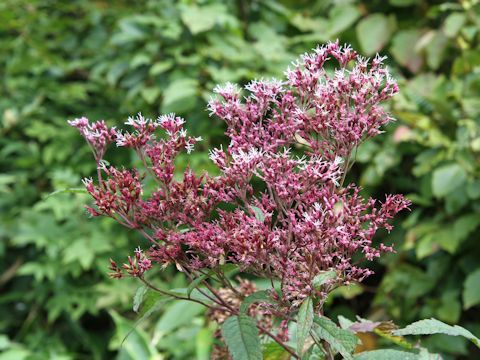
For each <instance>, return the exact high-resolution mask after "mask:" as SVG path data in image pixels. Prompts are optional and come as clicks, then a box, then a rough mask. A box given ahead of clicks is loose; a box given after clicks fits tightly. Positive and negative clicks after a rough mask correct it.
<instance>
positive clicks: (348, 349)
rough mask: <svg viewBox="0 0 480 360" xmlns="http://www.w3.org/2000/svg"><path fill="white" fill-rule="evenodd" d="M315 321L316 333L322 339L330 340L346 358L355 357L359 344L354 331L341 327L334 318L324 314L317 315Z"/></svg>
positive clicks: (334, 347)
mask: <svg viewBox="0 0 480 360" xmlns="http://www.w3.org/2000/svg"><path fill="white" fill-rule="evenodd" d="M314 323H315V324H316V325H317V326H314V329H315V333H316V334H317V336H318V337H319V338H320V339H322V340H325V341H326V342H328V343H329V344H330V346H331V347H332V348H333V349H335V350H336V351H338V352H339V353H340V354H341V355H342V356H343V357H344V358H345V359H347V360H351V359H353V357H352V353H353V351H354V350H355V348H356V347H357V344H358V338H357V337H356V336H355V334H354V333H352V332H351V331H348V330H344V329H341V328H339V327H338V326H337V325H336V324H335V323H334V322H333V321H332V320H330V319H328V318H326V317H323V316H322V317H320V316H315V317H314Z"/></svg>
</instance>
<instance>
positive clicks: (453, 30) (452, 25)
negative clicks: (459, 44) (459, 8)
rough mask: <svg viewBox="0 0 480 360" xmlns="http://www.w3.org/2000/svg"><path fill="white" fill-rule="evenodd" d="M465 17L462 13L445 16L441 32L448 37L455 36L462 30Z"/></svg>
mask: <svg viewBox="0 0 480 360" xmlns="http://www.w3.org/2000/svg"><path fill="white" fill-rule="evenodd" d="M466 20H467V17H466V15H465V14H463V13H459V12H455V13H452V14H450V15H448V16H447V18H446V19H445V22H444V23H443V32H444V33H445V35H447V36H448V37H455V36H457V34H458V32H459V31H460V29H461V28H462V26H463V24H465V21H466Z"/></svg>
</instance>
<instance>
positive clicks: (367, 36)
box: [356, 13, 391, 55]
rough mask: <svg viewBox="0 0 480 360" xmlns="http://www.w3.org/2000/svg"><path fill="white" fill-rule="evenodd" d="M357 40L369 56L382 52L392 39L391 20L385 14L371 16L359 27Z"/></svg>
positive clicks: (362, 21) (361, 22)
mask: <svg viewBox="0 0 480 360" xmlns="http://www.w3.org/2000/svg"><path fill="white" fill-rule="evenodd" d="M356 30H357V38H358V41H359V42H360V46H361V47H362V50H363V52H364V53H365V54H367V55H373V54H375V53H376V52H377V51H380V50H381V49H382V48H383V47H384V46H385V45H386V44H387V43H388V40H389V39H390V34H391V28H390V22H389V19H388V18H387V17H386V16H385V15H383V14H379V13H377V14H371V15H368V16H367V17H365V18H363V19H362V20H361V21H360V22H359V23H358V25H357V28H356Z"/></svg>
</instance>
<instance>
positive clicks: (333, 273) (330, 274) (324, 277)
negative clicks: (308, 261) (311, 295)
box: [312, 270, 337, 289]
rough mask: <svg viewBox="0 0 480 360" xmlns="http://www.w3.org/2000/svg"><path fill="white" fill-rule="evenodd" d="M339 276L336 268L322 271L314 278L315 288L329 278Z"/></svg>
mask: <svg viewBox="0 0 480 360" xmlns="http://www.w3.org/2000/svg"><path fill="white" fill-rule="evenodd" d="M336 277H337V272H336V271H335V270H328V271H322V272H320V273H319V274H318V275H317V276H315V277H314V278H313V281H312V284H313V287H314V288H315V289H318V288H320V287H321V286H322V285H323V284H325V283H326V282H327V281H329V280H333V279H335V278H336Z"/></svg>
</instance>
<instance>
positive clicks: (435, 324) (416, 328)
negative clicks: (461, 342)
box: [393, 319, 480, 348]
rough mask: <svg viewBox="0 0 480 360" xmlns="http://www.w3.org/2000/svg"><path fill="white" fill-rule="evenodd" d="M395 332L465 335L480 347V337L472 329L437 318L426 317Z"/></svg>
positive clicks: (401, 333) (402, 333)
mask: <svg viewBox="0 0 480 360" xmlns="http://www.w3.org/2000/svg"><path fill="white" fill-rule="evenodd" d="M393 334H394V335H397V336H403V335H431V334H446V335H451V336H463V337H465V338H467V339H468V340H470V341H471V342H473V343H474V344H475V345H477V346H478V347H479V348H480V339H478V338H477V337H476V336H475V335H473V334H472V333H471V332H470V331H468V330H467V329H465V328H463V327H461V326H458V325H454V326H451V325H448V324H445V323H444V322H441V321H439V320H437V319H425V320H420V321H417V322H414V323H413V324H410V325H408V326H407V327H405V328H403V329H400V330H396V331H394V332H393Z"/></svg>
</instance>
